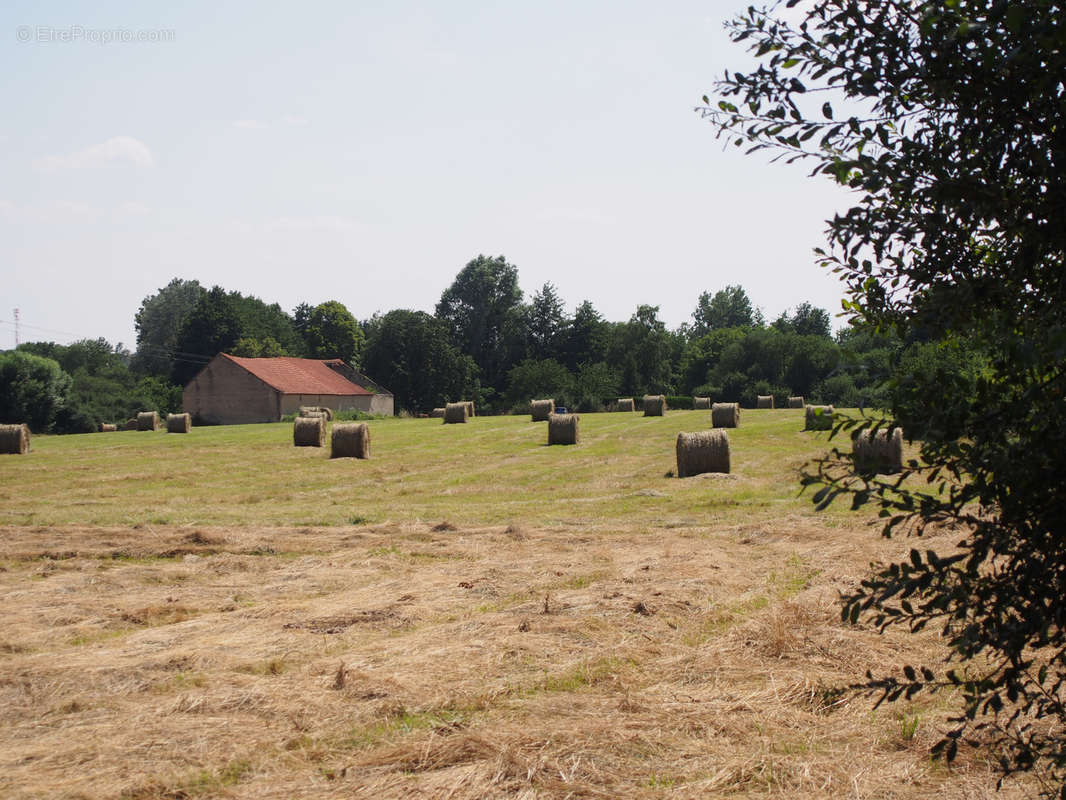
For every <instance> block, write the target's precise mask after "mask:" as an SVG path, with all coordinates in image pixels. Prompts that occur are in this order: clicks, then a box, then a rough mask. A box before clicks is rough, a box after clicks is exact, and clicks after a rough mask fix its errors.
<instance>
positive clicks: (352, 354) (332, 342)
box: [301, 300, 366, 369]
mask: <svg viewBox="0 0 1066 800" xmlns="http://www.w3.org/2000/svg"><path fill="white" fill-rule="evenodd" d="M301 332H302V333H303V339H304V342H305V343H306V345H307V356H308V358H339V359H341V360H342V361H346V362H348V363H349V364H351V365H352V366H353V367H355V368H356V369H359V366H360V364H361V362H362V357H363V347H364V345H365V344H366V337H365V335H364V334H363V329H362V328H361V327H360V326H359V323H358V322H356V320H355V317H353V316H352V314H351V312H350V311H348V309H347V308H346V307H345V306H344V304H343V303H338V302H337V301H336V300H329V301H328V302H325V303H319V304H318V305H317V306H315V307H314V308H313V309H311V313H310V314H308V316H307V322H306V323H305V324H304V326H303V328H302V330H301Z"/></svg>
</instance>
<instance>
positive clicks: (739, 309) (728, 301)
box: [692, 286, 757, 336]
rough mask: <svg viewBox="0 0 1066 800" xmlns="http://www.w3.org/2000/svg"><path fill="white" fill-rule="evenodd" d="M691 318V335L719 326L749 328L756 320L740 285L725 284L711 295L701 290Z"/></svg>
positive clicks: (698, 334) (746, 294)
mask: <svg viewBox="0 0 1066 800" xmlns="http://www.w3.org/2000/svg"><path fill="white" fill-rule="evenodd" d="M692 319H693V321H694V325H693V327H692V334H693V336H703V335H704V334H705V333H707V332H708V331H713V330H717V329H719V328H751V327H753V326H754V325H755V324H756V321H757V317H756V312H755V310H754V309H753V308H752V306H751V300H749V299H748V293H747V292H745V291H744V287H742V286H727V287H725V288H724V289H720V290H719V291H717V292H715V293H714V294H713V295H712V294H711V293H710V292H701V293H700V298H699V302H698V303H697V304H696V310H695V311H693V312H692Z"/></svg>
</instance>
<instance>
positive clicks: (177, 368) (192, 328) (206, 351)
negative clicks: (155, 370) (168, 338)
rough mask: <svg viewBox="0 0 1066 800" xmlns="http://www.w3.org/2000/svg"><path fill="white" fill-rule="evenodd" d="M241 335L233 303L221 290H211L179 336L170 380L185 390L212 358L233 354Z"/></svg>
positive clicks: (234, 300) (202, 298)
mask: <svg viewBox="0 0 1066 800" xmlns="http://www.w3.org/2000/svg"><path fill="white" fill-rule="evenodd" d="M241 335H242V331H241V321H240V307H239V305H238V303H237V301H236V299H235V298H234V297H233V296H232V295H231V294H227V293H226V290H225V289H223V288H222V287H221V286H213V287H212V288H211V290H210V291H208V292H205V293H204V294H203V296H201V298H200V301H199V302H198V303H197V304H196V307H195V308H194V309H193V310H192V312H191V313H190V314H189V315H188V316H187V317H186V319H185V322H184V323H183V324H182V326H181V330H180V331H179V332H178V337H177V344H176V352H175V355H174V359H173V361H172V362H171V368H170V376H171V380H172V381H173V382H174V383H176V384H178V385H179V386H184V385H185V384H186V383H188V382H189V381H190V380H191V379H192V377H193V376H194V375H195V374H196V373H197V372H199V371H200V370H201V369H203V367H204V365H205V364H207V362H208V361H209V360H210V359H211V358H214V357H215V356H216V355H218V354H219V353H223V352H229V351H230V350H232V349H233V346H234V345H235V344H237V342H238V340H239V339H240V338H241Z"/></svg>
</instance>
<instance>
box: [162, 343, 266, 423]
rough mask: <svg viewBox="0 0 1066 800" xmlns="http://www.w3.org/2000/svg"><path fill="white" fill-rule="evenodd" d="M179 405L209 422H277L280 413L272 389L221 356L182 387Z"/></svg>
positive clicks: (194, 415)
mask: <svg viewBox="0 0 1066 800" xmlns="http://www.w3.org/2000/svg"><path fill="white" fill-rule="evenodd" d="M182 408H183V410H184V411H186V412H187V413H189V414H192V415H193V419H197V420H202V421H203V422H205V423H209V424H213V425H239V424H242V423H246V422H277V421H278V420H280V419H281V414H282V411H281V395H280V394H279V393H278V392H277V391H276V390H275V389H273V388H272V387H270V386H268V385H267V384H265V383H263V382H262V381H261V380H259V379H258V378H257V377H255V376H254V375H252V374H251V373H250V372H248V371H247V370H245V369H242V368H241V367H239V366H237V365H236V364H234V363H233V362H232V361H230V360H229V359H227V358H222V357H221V356H219V357H216V358H214V359H212V360H211V362H210V363H209V364H208V365H207V366H206V367H204V368H203V369H202V370H200V372H199V373H198V374H197V375H196V377H195V378H193V379H192V380H191V381H189V383H188V384H187V385H186V386H185V389H184V391H183V392H182Z"/></svg>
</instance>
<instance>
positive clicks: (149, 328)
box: [132, 278, 204, 375]
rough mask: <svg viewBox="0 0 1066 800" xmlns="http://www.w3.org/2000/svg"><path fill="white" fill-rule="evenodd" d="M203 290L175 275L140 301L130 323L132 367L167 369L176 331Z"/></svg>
mask: <svg viewBox="0 0 1066 800" xmlns="http://www.w3.org/2000/svg"><path fill="white" fill-rule="evenodd" d="M203 294H204V287H203V286H201V285H200V283H199V282H198V281H187V280H182V279H181V278H174V280H172V281H171V282H170V283H168V284H167V285H166V286H164V287H163V288H162V289H160V290H159V291H158V292H156V293H155V294H153V295H149V296H148V297H146V298H144V300H142V301H141V307H140V308H139V309H138V310H137V314H136V315H135V316H134V323H133V324H134V327H135V328H136V329H137V351H136V353H135V354H134V356H133V364H132V366H133V369H134V370H135V371H137V372H141V373H151V374H153V375H166V374H168V373H169V372H170V370H171V366H172V356H173V353H174V350H175V349H176V348H177V342H178V334H179V332H180V331H181V327H182V325H183V324H184V323H185V320H186V318H187V317H188V316H189V314H191V313H192V310H193V309H194V308H196V304H197V303H198V302H199V301H200V298H201V297H202V296H203Z"/></svg>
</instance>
